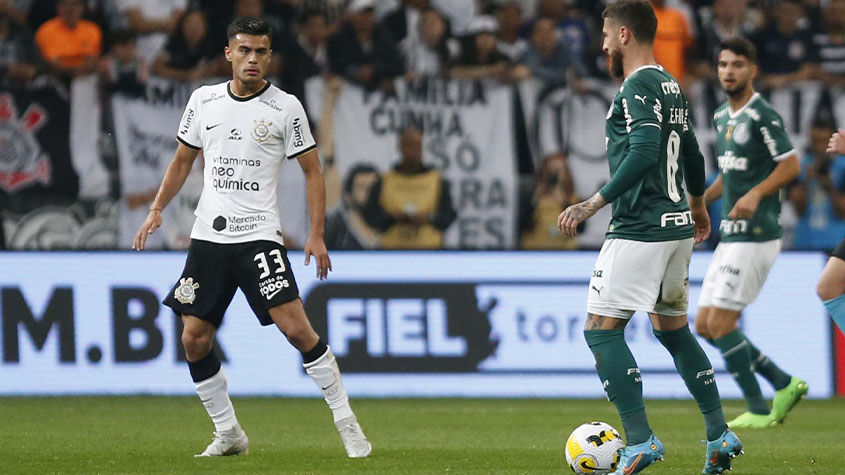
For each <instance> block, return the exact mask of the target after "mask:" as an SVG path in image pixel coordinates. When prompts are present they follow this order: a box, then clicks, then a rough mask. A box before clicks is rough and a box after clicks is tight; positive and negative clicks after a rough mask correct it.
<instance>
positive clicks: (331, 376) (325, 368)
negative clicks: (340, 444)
mask: <svg viewBox="0 0 845 475" xmlns="http://www.w3.org/2000/svg"><path fill="white" fill-rule="evenodd" d="M303 366H304V367H305V372H306V373H308V376H311V379H313V380H314V383H315V384H317V387H319V388H320V390H321V391H323V397H324V398H325V400H326V404H328V405H329V409H331V410H332V415H333V416H334V421H335V422H337V421H339V420H342V419H346V418H347V417H351V416H352V415H353V414H352V407H350V406H349V396H347V395H346V389H345V388H344V387H343V381H341V379H340V369H339V368H338V367H337V361H335V359H334V354H333V353H332V349H331V348H329V349H327V350H326V352H325V353H324V354H323V356H321V357H319V358H317V359H316V360H314V361H312V362H310V363H306V364H304V365H303ZM233 416H234V414H233Z"/></svg>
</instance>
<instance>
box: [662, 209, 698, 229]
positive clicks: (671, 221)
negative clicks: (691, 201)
mask: <svg viewBox="0 0 845 475" xmlns="http://www.w3.org/2000/svg"><path fill="white" fill-rule="evenodd" d="M693 223H694V221H693V219H692V211H676V212H672V213H663V214H662V215H661V216H660V227H661V228H665V227H667V226H686V225H688V224H693Z"/></svg>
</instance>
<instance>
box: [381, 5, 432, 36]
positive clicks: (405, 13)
mask: <svg viewBox="0 0 845 475" xmlns="http://www.w3.org/2000/svg"><path fill="white" fill-rule="evenodd" d="M429 8H431V2H429V0H401V4H400V6H399V7H398V8H396V9H395V10H393V11H392V12H390V13H388V14H387V15H385V17H384V18H383V19H382V20H381V24H382V26H384V28H385V29H386V30H387V31H388V32H389V33H390V36H391V37H392V38H393V41H396V42H397V43H401V42H402V41H403V40H405V39H406V38H410V39H411V41H412V42H416V40H418V39H419V37H420V28H421V26H422V25H421V23H420V21H421V20H420V17H421V16H422V13H423V11H424V10H427V9H429Z"/></svg>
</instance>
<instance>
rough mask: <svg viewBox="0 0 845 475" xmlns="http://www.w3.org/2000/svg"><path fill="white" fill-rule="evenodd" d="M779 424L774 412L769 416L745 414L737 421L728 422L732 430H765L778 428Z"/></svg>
mask: <svg viewBox="0 0 845 475" xmlns="http://www.w3.org/2000/svg"><path fill="white" fill-rule="evenodd" d="M777 423H778V420H777V418H776V417H775V413H774V411H772V412H770V413H768V414H754V413H753V412H743V413H742V414H740V415H739V416H738V417H737V418H736V419H734V420H732V421H730V422H728V427H729V428H731V429H765V428H767V427H773V426H776V425H777Z"/></svg>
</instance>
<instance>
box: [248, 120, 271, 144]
mask: <svg viewBox="0 0 845 475" xmlns="http://www.w3.org/2000/svg"><path fill="white" fill-rule="evenodd" d="M253 122H255V127H254V128H253V129H252V133H251V134H250V135H252V139H253V140H255V141H256V142H258V143H264V142H266V141H267V140H269V139H270V127H272V126H273V123H272V122H265V120H264V119H261V120H254V121H253Z"/></svg>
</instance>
